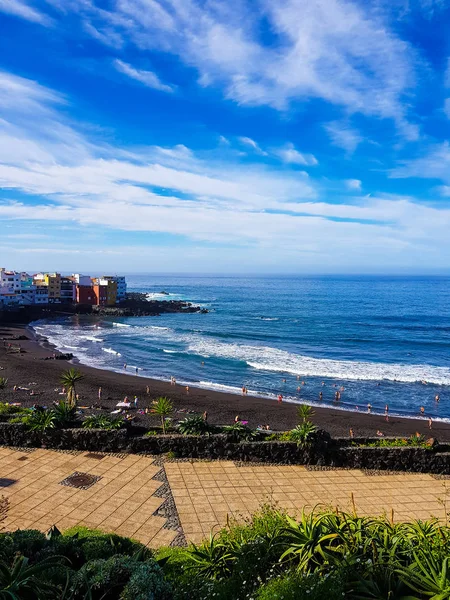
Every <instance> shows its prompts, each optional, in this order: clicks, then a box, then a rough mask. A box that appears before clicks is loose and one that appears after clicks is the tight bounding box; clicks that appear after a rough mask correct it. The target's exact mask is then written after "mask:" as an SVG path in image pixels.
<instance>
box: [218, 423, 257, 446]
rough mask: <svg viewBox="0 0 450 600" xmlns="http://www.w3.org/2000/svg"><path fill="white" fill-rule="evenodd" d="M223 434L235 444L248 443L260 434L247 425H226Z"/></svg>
mask: <svg viewBox="0 0 450 600" xmlns="http://www.w3.org/2000/svg"><path fill="white" fill-rule="evenodd" d="M222 430H223V432H224V433H226V434H227V436H228V437H229V438H230V440H231V441H233V442H236V443H238V442H248V441H251V440H253V439H254V438H256V437H257V436H258V432H257V431H255V430H254V429H251V428H250V427H247V425H243V424H242V423H234V425H225V426H224V427H223V428H222Z"/></svg>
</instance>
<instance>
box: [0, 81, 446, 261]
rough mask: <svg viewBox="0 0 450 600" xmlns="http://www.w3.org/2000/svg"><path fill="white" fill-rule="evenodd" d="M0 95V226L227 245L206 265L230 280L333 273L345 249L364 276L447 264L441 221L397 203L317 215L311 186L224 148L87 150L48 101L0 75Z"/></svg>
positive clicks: (318, 189) (343, 207)
mask: <svg viewBox="0 0 450 600" xmlns="http://www.w3.org/2000/svg"><path fill="white" fill-rule="evenodd" d="M0 86H1V88H0V135H3V136H6V138H7V146H6V147H7V148H8V149H9V148H12V149H13V151H11V152H6V150H5V151H2V149H3V147H4V144H1V143H0V151H1V153H0V186H1V187H2V188H3V189H4V190H7V189H12V190H16V192H20V193H22V194H23V195H24V196H23V197H24V198H25V199H24V200H21V201H19V200H17V199H16V200H7V199H4V200H2V201H0V220H1V221H2V222H4V223H6V222H9V223H13V224H15V223H21V222H22V221H26V222H27V223H32V222H36V223H37V224H41V225H42V226H45V227H46V229H45V230H44V231H45V232H46V233H47V232H48V231H50V230H51V228H52V227H53V228H56V227H57V226H59V225H60V224H64V225H65V226H67V225H68V224H77V225H78V226H79V229H78V233H77V236H79V235H81V236H82V235H83V231H85V230H86V228H88V229H89V228H93V227H95V228H96V230H97V231H99V230H104V228H109V229H113V230H116V231H125V232H133V231H134V232H135V231H138V232H139V231H141V232H149V235H151V233H152V232H158V233H170V234H172V235H179V236H184V237H185V238H188V239H189V240H190V243H191V244H192V243H193V244H194V245H195V243H196V242H201V243H205V242H207V243H210V244H212V245H213V246H214V245H217V244H219V245H220V244H226V245H227V246H229V245H230V243H231V244H234V245H238V246H239V248H240V251H239V252H237V251H230V252H228V250H227V251H226V252H223V250H222V258H220V251H219V250H217V249H216V250H214V252H211V255H210V256H214V257H215V258H217V263H216V265H219V264H223V262H224V261H225V259H224V257H226V258H227V259H230V257H231V256H232V257H233V260H235V261H237V262H236V263H235V264H238V265H239V268H242V266H243V265H249V264H250V263H251V260H254V261H256V263H258V264H260V265H262V264H264V262H265V260H266V258H267V260H268V261H269V262H270V261H278V262H279V264H285V262H284V260H285V259H289V260H290V261H291V263H290V264H291V265H294V266H295V265H297V264H299V263H298V261H299V259H300V258H301V257H302V256H303V255H304V254H305V253H306V254H307V256H308V257H309V256H314V257H316V262H312V263H311V262H308V264H310V265H312V264H315V265H316V266H318V265H319V266H320V265H324V264H326V265H327V266H330V268H338V265H341V266H345V265H347V264H349V261H350V262H351V260H352V259H354V248H355V247H357V248H358V261H362V264H366V265H372V266H373V265H374V264H376V263H377V261H378V264H379V261H380V260H382V257H387V256H389V261H390V262H389V264H390V265H393V264H396V265H404V264H406V263H407V262H408V261H412V263H411V264H413V265H415V266H417V265H420V264H424V260H425V258H424V257H427V260H429V261H435V264H436V265H441V264H443V262H444V261H446V260H447V257H448V254H449V251H450V247H449V240H448V229H449V226H450V210H448V209H437V208H433V207H430V206H422V205H420V204H418V203H417V202H416V201H414V199H412V198H397V197H384V198H380V197H378V198H361V197H357V196H354V195H352V200H351V202H350V201H347V202H346V203H341V204H333V203H328V202H326V201H325V200H324V199H323V198H326V189H324V188H323V187H322V185H321V184H320V185H319V184H318V183H317V182H315V181H314V180H313V179H312V178H307V177H305V176H304V175H303V174H302V173H299V172H298V171H295V170H287V169H286V167H283V168H282V169H280V170H276V169H274V168H273V167H268V166H266V167H265V166H262V165H261V164H252V163H251V162H250V161H246V164H245V165H241V164H239V162H236V160H235V159H230V158H225V159H224V154H223V148H222V149H218V150H217V153H216V151H209V152H206V151H205V153H203V154H202V153H201V152H199V151H193V150H192V149H190V148H187V147H186V146H184V145H182V144H179V145H177V146H174V147H171V148H164V147H160V146H150V147H146V148H140V149H128V150H123V149H121V148H114V147H110V146H107V145H106V144H102V143H99V142H98V141H96V140H90V139H87V138H86V136H85V135H83V134H82V133H81V132H80V131H79V130H78V128H77V126H76V124H75V123H73V122H71V121H69V119H68V118H67V117H66V116H65V112H64V111H65V110H66V107H67V104H65V103H64V98H62V97H61V96H59V95H58V94H55V93H54V92H52V91H51V90H48V89H46V88H44V87H42V86H40V85H39V84H38V83H36V82H32V81H29V80H25V79H21V78H18V77H14V76H10V75H8V74H6V73H2V75H1V77H0ZM61 109H63V110H61ZM33 120H34V121H35V122H36V124H35V125H33ZM13 121H14V122H13ZM6 138H5V139H6ZM227 156H228V155H227ZM355 191H357V190H356V189H355ZM4 194H5V192H3V195H4ZM27 194H32V195H33V196H34V199H33V202H32V203H30V202H27V200H26V195H27ZM36 196H41V200H40V201H36V199H35V198H36ZM17 197H21V196H16V198H17ZM319 198H321V199H320V200H318V199H319ZM360 221H361V222H360ZM368 221H370V222H368ZM299 232H300V233H301V234H299ZM130 237H131V238H132V236H130ZM77 239H78V237H77ZM324 239H327V240H332V242H333V243H332V244H331V245H324V244H323V240H324ZM280 240H282V243H280ZM22 247H25V246H24V241H23V240H22ZM27 247H28V248H30V247H32V246H29V245H28V246H27ZM37 247H38V248H41V250H46V249H47V244H46V245H45V247H44V245H39V246H37ZM67 250H68V251H69V250H70V251H73V249H72V250H71V249H70V248H68V249H67ZM99 250H100V249H99ZM107 250H108V248H105V252H106V251H107ZM113 250H114V248H113ZM8 252H13V250H10V251H8ZM189 252H192V248H191V249H190V250H189V251H187V252H186V253H184V252H183V253H181V254H180V253H178V260H179V261H180V260H181V261H184V260H186V257H187V256H188V255H189ZM119 254H120V249H119ZM144 254H145V253H144ZM206 254H208V253H206ZM2 256H4V254H3V250H2ZM239 256H240V259H239ZM180 257H181V258H180ZM430 257H431V258H430ZM196 260H200V259H198V256H197V259H196ZM447 262H448V261H447ZM133 264H134V263H133ZM185 264H186V263H185ZM230 264H231V263H230ZM430 264H431V263H430ZM331 265H337V267H335V266H333V267H331ZM224 268H229V266H228V267H224Z"/></svg>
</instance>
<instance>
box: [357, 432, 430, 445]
mask: <svg viewBox="0 0 450 600" xmlns="http://www.w3.org/2000/svg"><path fill="white" fill-rule="evenodd" d="M353 445H354V446H359V447H362V448H406V447H408V446H410V447H411V446H416V447H419V448H431V447H432V440H427V438H426V437H425V436H424V435H420V434H415V435H412V436H411V437H409V438H400V439H398V438H396V439H386V438H380V439H379V440H374V441H372V442H367V443H365V444H361V443H358V442H354V443H353Z"/></svg>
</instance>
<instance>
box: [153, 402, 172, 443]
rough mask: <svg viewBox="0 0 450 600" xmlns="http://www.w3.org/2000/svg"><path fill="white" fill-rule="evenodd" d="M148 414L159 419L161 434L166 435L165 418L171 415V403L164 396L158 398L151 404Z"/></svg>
mask: <svg viewBox="0 0 450 600" xmlns="http://www.w3.org/2000/svg"><path fill="white" fill-rule="evenodd" d="M150 412H151V413H152V414H154V415H158V417H160V419H161V427H162V432H163V434H164V433H166V417H170V415H172V413H173V404H172V401H171V400H169V398H166V397H165V396H160V397H159V398H157V399H156V400H154V401H153V402H152V406H151V408H150Z"/></svg>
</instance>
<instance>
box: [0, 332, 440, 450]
mask: <svg viewBox="0 0 450 600" xmlns="http://www.w3.org/2000/svg"><path fill="white" fill-rule="evenodd" d="M20 335H25V336H27V338H28V339H27V340H13V339H10V338H11V337H17V336H20ZM4 343H5V344H6V345H7V344H9V343H11V344H13V345H18V344H20V345H21V348H22V349H23V351H24V352H22V353H21V354H18V353H17V354H9V353H8V352H7V348H6V347H5V346H4V345H3V344H4ZM54 352H55V350H54V349H53V348H52V347H51V346H50V345H49V344H46V343H45V340H43V339H42V340H40V341H39V342H38V341H36V339H35V338H34V334H33V332H32V331H31V330H30V329H28V328H27V327H26V326H23V327H20V326H14V327H13V326H4V325H3V326H2V325H0V367H1V368H2V369H1V370H0V376H1V377H7V378H8V386H7V388H6V389H5V390H0V401H2V402H20V403H21V404H22V406H32V405H33V404H35V403H37V404H41V405H43V406H51V404H52V402H53V401H55V400H59V399H61V398H62V397H63V396H61V395H59V394H58V390H57V388H59V391H61V384H60V383H59V380H60V377H61V374H62V373H63V371H65V370H66V369H68V368H70V367H73V366H75V367H76V368H77V369H79V370H80V371H81V372H82V373H83V375H84V379H83V380H82V381H81V382H80V383H79V384H78V385H77V392H78V394H79V395H80V400H79V405H80V406H91V405H93V404H97V403H98V388H99V387H101V388H102V399H101V404H102V405H103V406H104V407H105V410H106V412H111V411H112V410H114V409H115V407H116V404H117V402H120V401H122V400H123V399H124V397H125V396H128V398H129V399H131V400H132V399H133V398H134V396H137V397H138V399H139V401H138V408H140V409H142V408H145V407H146V406H148V405H149V404H150V403H151V401H152V400H153V399H155V398H157V397H158V396H168V397H169V398H171V399H172V401H173V404H174V407H175V409H176V410H177V411H179V410H180V409H189V410H191V411H195V412H196V413H199V414H202V413H203V412H204V411H205V410H206V411H207V412H208V421H209V422H211V423H213V424H217V425H226V424H231V423H233V422H234V418H235V416H236V415H239V416H240V417H241V419H243V420H245V421H248V422H249V425H250V426H251V427H256V426H257V425H260V424H261V425H266V424H268V425H270V428H271V429H272V430H282V431H285V430H288V429H292V428H293V427H295V425H297V423H298V419H297V405H295V404H290V403H287V402H283V403H281V404H279V403H278V402H277V401H276V400H271V399H266V398H258V397H253V396H245V397H243V396H238V395H235V394H228V393H224V392H216V391H210V390H204V389H199V388H194V387H190V389H189V394H187V392H186V390H185V388H184V387H183V386H179V385H175V386H173V385H170V383H169V382H164V381H159V380H156V379H150V378H146V377H141V376H136V375H134V374H132V373H127V372H126V371H124V373H123V374H122V373H113V372H111V371H104V370H101V369H94V368H92V367H89V366H86V365H82V364H75V365H74V364H72V363H69V362H66V361H62V360H43V358H45V357H46V356H47V357H48V356H50V357H51V356H53V353H54ZM14 385H16V386H21V387H27V388H29V390H28V391H25V390H18V391H16V392H14V391H13V386H14ZM146 386H149V389H150V393H149V395H147V393H146ZM31 390H34V391H35V392H37V393H38V395H33V396H31V395H30V394H31ZM55 390H57V391H55ZM314 411H315V415H314V418H313V420H314V422H315V424H316V425H318V426H319V427H321V428H323V429H325V430H326V431H328V432H329V433H330V434H331V435H332V436H333V437H348V436H349V429H350V428H352V429H353V431H354V435H355V437H375V436H376V432H377V430H380V431H382V432H383V433H384V435H385V436H399V437H403V436H410V435H412V434H414V433H415V432H419V433H422V434H424V435H426V436H427V437H429V436H430V435H433V436H434V437H436V438H437V439H438V440H439V441H450V424H449V423H442V422H439V421H434V422H433V428H432V431H431V432H430V430H429V427H428V420H426V419H405V418H401V417H395V416H390V418H389V423H386V421H385V419H384V417H383V416H382V415H374V414H367V413H366V412H349V411H342V410H337V409H336V408H333V407H330V408H329V409H328V408H314ZM85 412H86V414H90V413H92V411H90V410H86V411H85ZM130 412H135V411H130ZM185 417H186V414H185V413H183V412H176V413H175V415H174V418H175V419H176V420H181V419H183V418H185ZM136 424H139V425H144V426H150V425H157V424H158V419H157V418H156V417H153V416H152V415H139V414H137V417H136Z"/></svg>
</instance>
